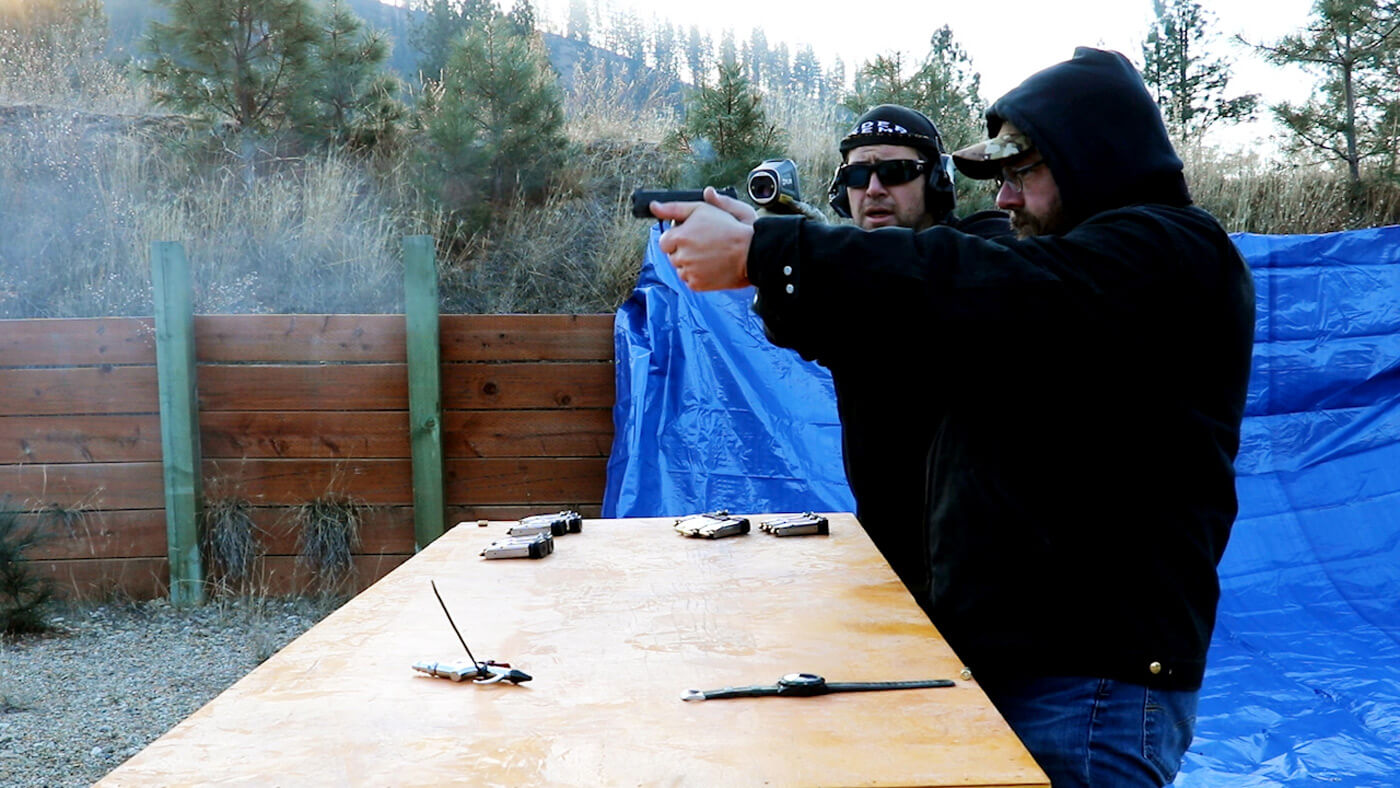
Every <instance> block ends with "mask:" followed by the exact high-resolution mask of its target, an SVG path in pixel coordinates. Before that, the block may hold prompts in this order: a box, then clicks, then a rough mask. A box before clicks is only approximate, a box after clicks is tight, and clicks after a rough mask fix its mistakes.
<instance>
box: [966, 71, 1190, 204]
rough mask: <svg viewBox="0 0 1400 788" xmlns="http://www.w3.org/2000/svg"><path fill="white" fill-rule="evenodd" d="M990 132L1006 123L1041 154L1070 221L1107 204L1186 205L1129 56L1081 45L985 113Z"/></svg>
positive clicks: (1175, 166) (1175, 161) (1157, 119)
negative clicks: (1022, 135) (1020, 133)
mask: <svg viewBox="0 0 1400 788" xmlns="http://www.w3.org/2000/svg"><path fill="white" fill-rule="evenodd" d="M986 115H987V131H988V136H990V137H996V136H997V135H998V133H999V131H1000V129H1001V126H1002V124H1003V123H1005V122H1007V121H1010V122H1011V123H1013V124H1015V126H1016V128H1018V129H1020V130H1021V131H1022V132H1023V133H1025V135H1026V136H1027V137H1029V138H1030V140H1031V142H1032V143H1034V144H1035V146H1036V148H1038V149H1039V150H1040V152H1041V154H1042V155H1043V156H1044V157H1045V161H1046V163H1047V164H1048V165H1049V167H1050V172H1051V173H1053V174H1054V176H1055V183H1056V184H1057V185H1058V186H1059V189H1060V201H1061V204H1062V206H1063V211H1064V216H1065V218H1066V220H1068V223H1069V226H1071V227H1072V226H1074V225H1077V224H1079V223H1080V222H1082V221H1083V220H1085V219H1087V218H1088V217H1090V216H1093V215H1094V214H1096V213H1099V212H1101V211H1105V210H1108V209H1111V208H1120V207H1123V206H1125V205H1134V204H1139V203H1163V204H1167V205H1176V206H1184V205H1189V204H1190V203H1191V194H1190V192H1189V191H1188V190H1187V188H1186V179H1185V178H1184V177H1183V176H1182V172H1181V158H1180V157H1178V156H1177V155H1176V150H1175V149H1173V148H1172V143H1171V140H1170V139H1169V138H1168V137H1167V129H1166V126H1165V124H1163V122H1162V114H1161V112H1160V111H1158V109H1157V103H1156V102H1155V101H1153V100H1152V96H1151V94H1149V93H1148V92H1147V86H1146V85H1144V84H1143V81H1142V77H1141V76H1140V75H1139V74H1138V72H1137V69H1135V68H1133V64H1132V63H1130V62H1128V59H1127V58H1126V57H1124V56H1123V55H1121V54H1119V53H1117V52H1106V51H1104V50H1101V49H1091V48H1089V47H1079V48H1077V49H1076V50H1075V51H1074V57H1073V58H1071V59H1069V60H1066V61H1064V62H1063V63H1056V64H1055V65H1053V66H1050V67H1049V68H1046V69H1044V70H1042V71H1039V72H1037V73H1035V74H1032V75H1031V76H1030V77H1028V78H1027V79H1026V80H1025V81H1024V82H1022V83H1021V84H1020V85H1018V86H1017V87H1015V88H1013V89H1012V90H1011V91H1010V92H1008V93H1007V94H1006V95H1004V96H1002V97H1001V98H1000V99H998V100H997V101H996V103H994V104H992V106H991V107H990V108H989V109H988V110H987V113H986Z"/></svg>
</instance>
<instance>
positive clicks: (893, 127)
mask: <svg viewBox="0 0 1400 788" xmlns="http://www.w3.org/2000/svg"><path fill="white" fill-rule="evenodd" d="M862 145H908V146H909V147H911V148H915V149H917V150H920V151H922V152H923V153H925V154H926V155H927V156H928V157H929V159H930V160H933V161H937V160H938V157H939V155H940V154H942V153H943V139H942V137H941V136H940V135H939V134H938V129H937V127H935V126H934V125H933V121H931V120H929V119H928V117H927V116H925V115H924V113H922V112H919V111H917V110H912V109H909V108H908V107H901V106H899V105H898V104H881V105H880V106H878V107H873V108H871V109H870V110H869V111H867V112H866V113H865V114H864V115H861V116H860V118H859V119H858V120H856V125H855V126H853V127H852V128H851V130H850V132H849V133H848V134H846V136H845V137H842V138H841V146H840V151H841V158H842V159H845V158H846V154H847V153H850V151H851V149H853V148H859V147H861V146H862Z"/></svg>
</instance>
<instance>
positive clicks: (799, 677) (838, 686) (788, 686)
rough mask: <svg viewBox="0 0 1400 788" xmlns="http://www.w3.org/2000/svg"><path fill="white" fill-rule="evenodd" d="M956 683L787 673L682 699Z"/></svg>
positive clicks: (796, 695)
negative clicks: (771, 680)
mask: <svg viewBox="0 0 1400 788" xmlns="http://www.w3.org/2000/svg"><path fill="white" fill-rule="evenodd" d="M952 686H955V685H954V683H953V681H952V680H950V679H925V680H919V681H827V680H826V679H824V678H822V677H821V676H818V675H817V674H815V673H789V674H787V675H786V676H783V677H782V678H780V679H778V683H777V684H770V685H758V686H753V687H725V688H723V689H717V690H694V689H693V690H686V691H685V692H683V693H681V700H691V701H694V700H724V699H725V698H767V697H773V696H784V697H792V698H808V697H811V696H813V695H829V694H831V693H833V692H879V691H881V690H906V689H932V688H936V687H952Z"/></svg>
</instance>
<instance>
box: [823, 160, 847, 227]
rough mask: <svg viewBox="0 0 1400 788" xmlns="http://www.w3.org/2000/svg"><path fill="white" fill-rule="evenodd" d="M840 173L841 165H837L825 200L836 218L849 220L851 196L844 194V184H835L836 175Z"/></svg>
mask: <svg viewBox="0 0 1400 788" xmlns="http://www.w3.org/2000/svg"><path fill="white" fill-rule="evenodd" d="M843 164H844V162H843ZM840 172H841V165H840V164H838V165H836V172H834V173H832V174H831V188H829V189H827V190H826V200H827V202H828V203H830V204H831V210H833V211H835V212H836V215H837V216H840V217H841V218H842V219H849V218H851V196H850V195H849V194H847V193H846V184H844V183H837V182H836V175H837V173H840Z"/></svg>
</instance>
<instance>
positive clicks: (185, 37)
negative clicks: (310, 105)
mask: <svg viewBox="0 0 1400 788" xmlns="http://www.w3.org/2000/svg"><path fill="white" fill-rule="evenodd" d="M159 2H160V3H161V4H162V5H164V6H165V7H166V8H167V9H168V12H169V22H166V23H161V22H153V23H151V28H150V32H149V34H148V35H147V37H146V42H145V43H146V48H147V51H148V52H149V53H150V55H151V58H152V59H151V61H150V63H149V64H148V65H147V66H146V68H145V73H146V75H147V76H148V77H149V78H150V79H151V81H152V82H153V84H154V86H155V99H156V101H157V102H158V103H160V104H162V105H164V106H167V107H171V108H173V109H175V110H177V111H179V112H185V113H190V114H194V115H198V116H202V117H205V118H208V119H210V120H229V121H232V123H233V125H234V127H235V128H236V129H239V130H244V131H261V130H268V129H275V128H282V127H284V126H285V125H286V123H287V119H288V117H289V116H290V115H291V103H292V101H293V99H294V96H295V95H296V93H297V91H298V90H299V85H298V84H297V82H296V80H297V77H298V76H299V75H302V74H305V72H306V65H307V58H308V55H309V53H310V50H311V47H312V44H313V43H314V42H315V40H316V27H315V24H314V20H315V12H314V11H313V10H312V8H311V6H310V4H309V3H308V2H307V0H159Z"/></svg>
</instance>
